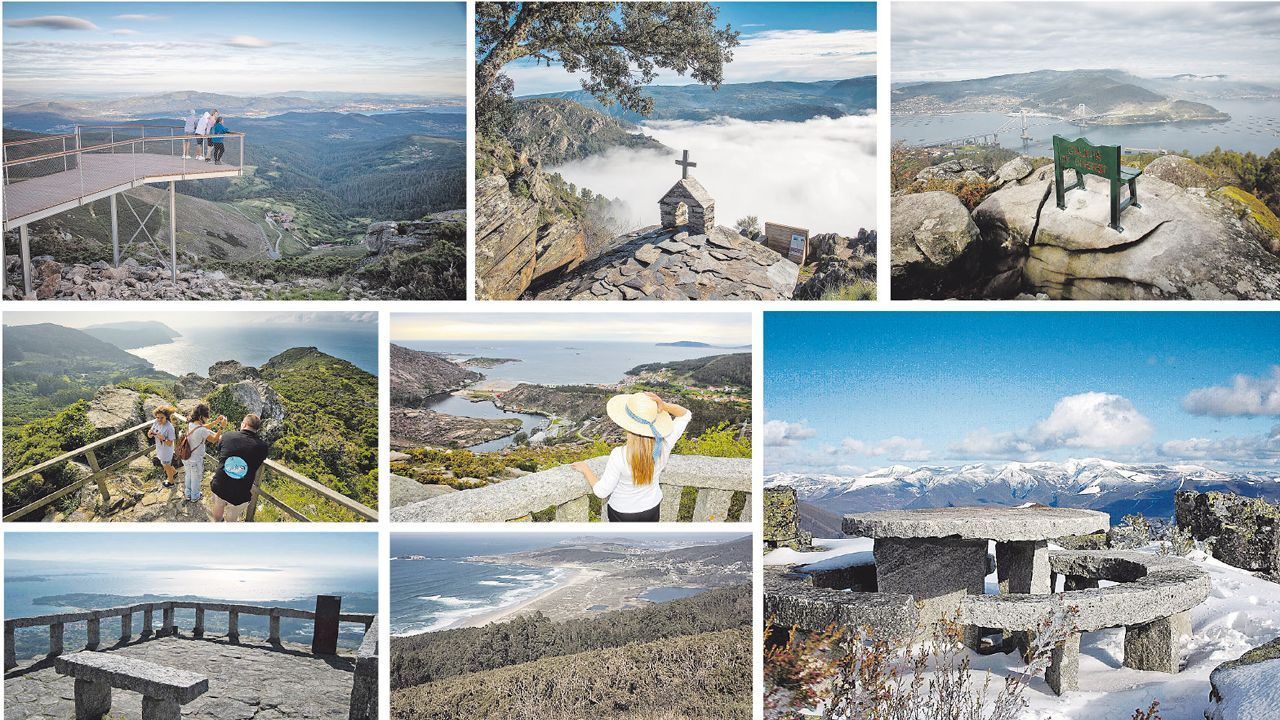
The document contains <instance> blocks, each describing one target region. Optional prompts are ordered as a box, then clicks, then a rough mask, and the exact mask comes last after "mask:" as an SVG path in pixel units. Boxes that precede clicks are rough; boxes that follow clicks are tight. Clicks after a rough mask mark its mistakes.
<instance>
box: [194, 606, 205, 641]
mask: <svg viewBox="0 0 1280 720" xmlns="http://www.w3.org/2000/svg"><path fill="white" fill-rule="evenodd" d="M191 637H193V638H202V637H204V607H203V606H196V624H195V625H194V626H193V627H192V628H191Z"/></svg>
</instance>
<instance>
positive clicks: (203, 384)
mask: <svg viewBox="0 0 1280 720" xmlns="http://www.w3.org/2000/svg"><path fill="white" fill-rule="evenodd" d="M217 389H218V384H217V383H215V382H213V381H212V380H210V379H209V378H206V377H201V376H199V375H197V374H195V373H187V374H186V375H183V376H182V377H180V378H178V379H177V380H175V381H174V382H173V394H174V395H176V396H177V397H179V398H202V397H205V396H207V395H208V394H209V393H211V392H213V391H214V390H217Z"/></svg>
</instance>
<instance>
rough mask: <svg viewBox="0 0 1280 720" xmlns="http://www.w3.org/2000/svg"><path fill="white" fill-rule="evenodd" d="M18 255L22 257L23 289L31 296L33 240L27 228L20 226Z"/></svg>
mask: <svg viewBox="0 0 1280 720" xmlns="http://www.w3.org/2000/svg"><path fill="white" fill-rule="evenodd" d="M18 253H19V254H20V255H21V256H22V289H23V290H24V291H26V294H28V295H30V294H31V238H30V236H28V235H27V226H26V225H19V226H18Z"/></svg>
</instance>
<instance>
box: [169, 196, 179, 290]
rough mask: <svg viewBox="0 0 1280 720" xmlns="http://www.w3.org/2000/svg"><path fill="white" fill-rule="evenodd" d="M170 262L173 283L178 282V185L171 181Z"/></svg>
mask: <svg viewBox="0 0 1280 720" xmlns="http://www.w3.org/2000/svg"><path fill="white" fill-rule="evenodd" d="M169 262H170V263H171V264H170V266H169V267H170V269H171V270H172V275H173V282H174V283H175V284H176V283H177V282H178V183H176V182H174V181H173V180H170V181H169Z"/></svg>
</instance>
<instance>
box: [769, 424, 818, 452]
mask: <svg viewBox="0 0 1280 720" xmlns="http://www.w3.org/2000/svg"><path fill="white" fill-rule="evenodd" d="M817 434H818V431H817V430H814V429H813V428H811V427H809V425H808V424H807V423H806V421H804V420H801V421H800V422H794V423H793V422H787V421H785V420H770V421H768V422H766V423H765V424H764V444H765V445H766V446H769V447H788V446H790V445H795V444H796V443H797V442H799V441H801V440H806V439H808V438H811V437H816V436H817Z"/></svg>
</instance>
